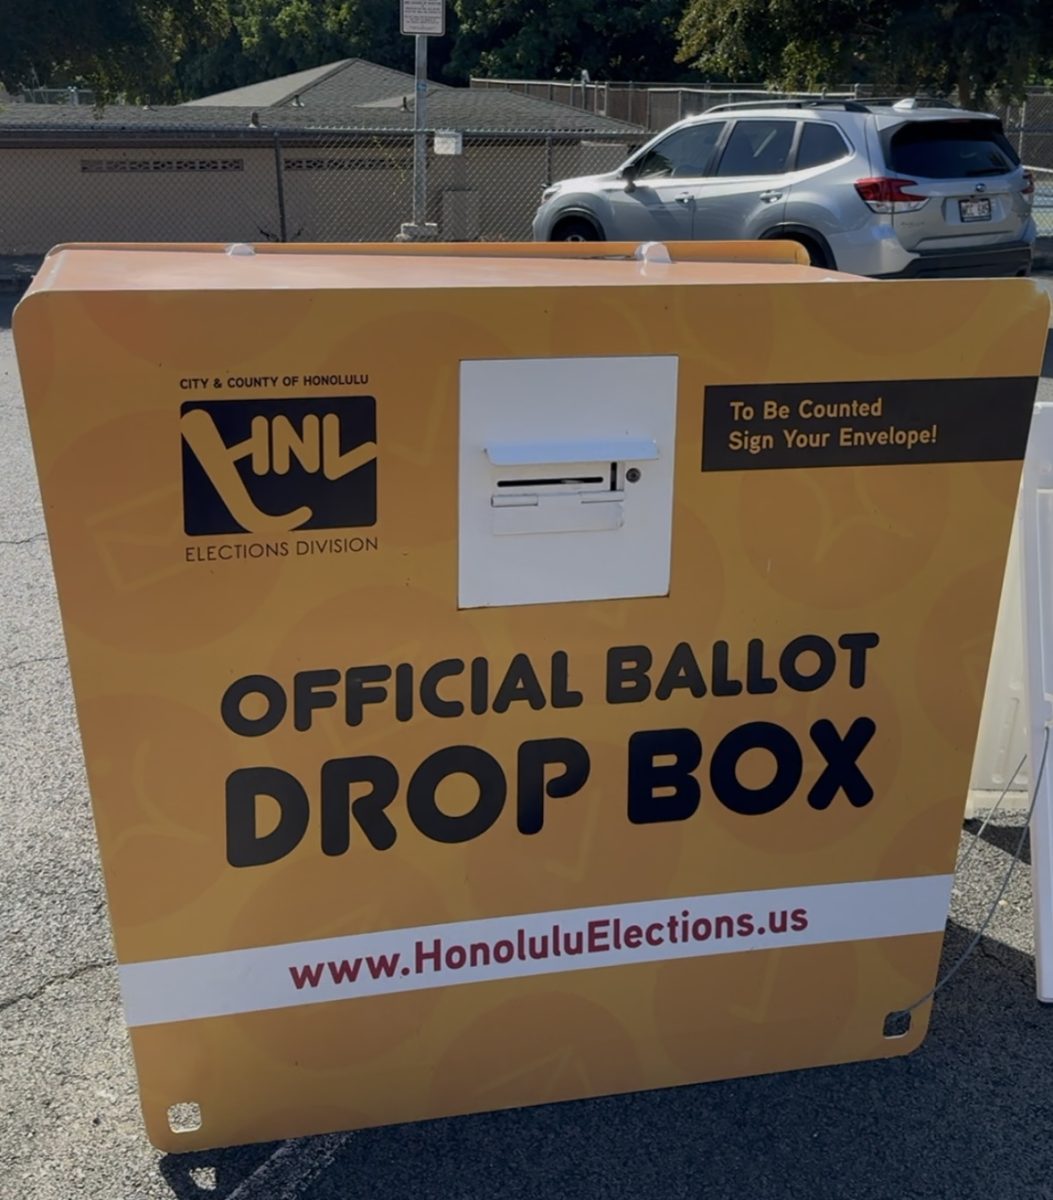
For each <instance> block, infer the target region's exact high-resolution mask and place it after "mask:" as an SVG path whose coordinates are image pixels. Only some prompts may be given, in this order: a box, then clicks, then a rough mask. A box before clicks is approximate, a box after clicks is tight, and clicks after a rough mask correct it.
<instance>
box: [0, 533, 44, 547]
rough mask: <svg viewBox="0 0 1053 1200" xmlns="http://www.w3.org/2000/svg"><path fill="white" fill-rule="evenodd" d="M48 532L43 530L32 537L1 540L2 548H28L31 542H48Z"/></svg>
mask: <svg viewBox="0 0 1053 1200" xmlns="http://www.w3.org/2000/svg"><path fill="white" fill-rule="evenodd" d="M47 536H48V535H47V531H46V530H44V529H42V530H41V531H40V532H39V533H34V534H32V535H31V536H30V537H25V538H0V546H28V545H29V544H30V542H43V541H46V540H47Z"/></svg>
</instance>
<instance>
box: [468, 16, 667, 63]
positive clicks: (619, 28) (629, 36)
mask: <svg viewBox="0 0 1053 1200" xmlns="http://www.w3.org/2000/svg"><path fill="white" fill-rule="evenodd" d="M454 6H455V8H456V13H457V18H458V22H459V26H460V32H459V35H458V38H457V41H456V43H455V45H454V52H453V61H452V63H451V71H450V73H451V74H454V75H457V76H460V77H465V78H466V77H467V76H468V75H472V74H474V75H495V76H498V77H500V76H506V77H511V78H520V79H531V78H532V79H552V78H564V79H566V78H569V77H571V76H574V77H575V78H577V77H579V76H580V75H581V72H582V71H583V70H585V71H588V72H589V74H590V76H591V77H592V78H593V79H622V80H630V79H632V80H647V79H672V78H676V77H677V76H678V75H682V74H683V68H680V67H678V66H677V64H676V27H677V22H678V21H679V19H680V13H681V9H682V7H683V0H602V2H598V0H549V3H547V4H538V3H537V2H536V0H454Z"/></svg>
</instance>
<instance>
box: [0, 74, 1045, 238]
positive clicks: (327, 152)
mask: <svg viewBox="0 0 1053 1200" xmlns="http://www.w3.org/2000/svg"><path fill="white" fill-rule="evenodd" d="M524 86H534V87H536V88H543V89H544V94H543V95H541V98H543V99H548V89H549V88H552V89H553V98H554V99H556V100H559V99H561V98H564V99H565V98H567V97H569V95H570V91H569V90H568V91H567V92H566V94H565V95H562V96H561V94H557V92H556V90H555V89H557V88H558V87H562V86H565V87H566V88H568V89H570V88H572V87H573V88H576V89H577V94H578V104H577V106H578V107H579V108H580V107H581V105H582V103H583V96H584V102H587V103H589V104H592V103H595V104H597V105H600V106H601V107H603V106H605V107H606V108H607V115H612V116H613V115H615V113H620V115H623V116H632V115H634V114H633V112H632V108H633V106H634V105H637V106H638V105H639V103H640V102H641V101H640V97H644V99H645V100H646V103H647V105H649V114H650V116H651V117H654V115H655V114H656V113H659V112H662V113H663V115H662V117H661V121H662V122H663V124H665V123H668V121H672V120H675V119H676V118H677V116H678V115H687V112H686V109H687V107H689V106H693V105H697V106H698V108H697V111H705V109H706V108H708V107H712V105H713V103H732V102H734V101H735V100H736V99H737V100H742V101H749V100H750V99H752V98H755V97H756V95H757V94H763V95H764V96H765V98H769V99H770V98H771V97H772V93H770V92H762V91H761V89H752V88H747V87H740V88H737V89H735V90H730V89H726V88H725V89H686V88H680V87H676V88H669V89H662V88H648V89H642V88H638V87H632V88H630V87H622V88H616V87H615V86H614V85H589V87H591V89H592V91H586V92H585V93H582V91H581V87H582V85H557V84H547V83H546V84H536V85H534V84H529V83H528V84H525V85H524ZM603 90H605V91H606V94H605V95H603V94H602V92H603ZM539 95H540V93H539ZM615 97H620V99H619V100H617V101H616V100H615V99H614V98H615ZM798 98H799V94H798ZM861 98H862V97H861ZM618 104H622V105H623V108H622V109H621V110H619V109H618V108H617V105H618ZM663 105H671V106H673V107H670V108H669V109H668V111H663ZM674 109H675V111H674ZM82 111H83V110H82ZM168 111H169V112H170V113H171V112H172V111H173V110H168ZM693 111H694V110H693ZM998 111H999V115H1000V116H1001V117H1002V119H1003V122H1004V124H1005V127H1006V131H1007V134H1008V136H1009V138H1010V140H1011V141H1012V143H1013V145H1014V147H1015V148H1016V149H1017V151H1018V153H1019V154H1020V156H1021V158H1022V160H1023V162H1024V163H1025V164H1026V165H1027V166H1028V167H1030V168H1031V169H1032V171H1033V173H1034V175H1035V179H1036V192H1035V217H1036V223H1037V224H1038V227H1039V232H1040V233H1042V234H1046V235H1049V236H1053V92H1048V91H1037V90H1036V91H1034V92H1032V93H1031V94H1029V95H1028V97H1027V99H1026V100H1025V101H1024V102H1022V103H1019V104H1013V105H1007V106H1004V107H1002V108H1001V109H999V110H998ZM7 115H8V116H9V117H15V116H17V106H11V108H9V109H8V114H7ZM635 115H636V116H639V115H640V114H638V113H637V114H635ZM142 117H143V123H142V125H141V127H139V128H131V127H124V128H119V129H106V128H105V127H104V125H103V123H100V126H99V128H96V129H91V128H75V129H71V128H66V129H62V128H59V127H57V126H56V127H52V126H50V125H47V124H38V125H37V127H35V128H32V129H30V128H28V127H26V128H19V127H17V126H16V125H15V124H14V123H13V121H12V122H7V123H5V124H3V125H0V255H3V256H5V257H10V256H17V255H39V254H43V253H44V252H46V251H47V250H48V249H49V248H50V247H51V246H53V245H56V244H57V243H60V242H69V241H219V242H225V241H268V240H270V241H287V242H333V241H352V242H354V241H378V242H386V241H391V240H392V239H394V238H395V237H397V236H398V234H399V231H400V228H401V226H402V225H403V224H404V223H408V222H410V221H411V220H412V219H413V215H414V214H413V144H414V142H413V139H414V134H413V132H412V130H410V129H406V128H400V129H383V128H381V129H333V130H328V131H318V130H304V129H299V130H287V131H281V130H279V131H274V130H268V129H261V128H246V127H245V126H244V125H242V126H241V127H240V128H233V127H231V128H215V127H212V126H206V127H201V126H193V127H192V126H164V125H163V124H161V123H158V124H157V125H156V126H151V125H149V124H148V121H149V119H150V114H147V113H143V114H142ZM667 118H668V120H667ZM643 124H644V122H642V121H641V122H639V125H640V126H642V125H643ZM650 136H651V134H650V133H649V132H647V131H646V130H645V129H644V128H642V127H638V128H635V129H634V128H633V127H631V126H628V125H627V126H625V128H624V131H622V132H591V131H582V130H570V131H553V130H504V131H499V130H492V129H491V130H486V129H475V130H465V131H461V132H457V133H451V132H449V131H442V130H429V131H428V133H427V145H428V154H427V165H428V172H427V174H428V194H427V208H426V220H427V221H428V222H429V223H430V224H433V225H434V226H435V227H436V236H438V237H440V238H442V239H443V240H450V241H476V240H486V241H518V240H523V239H529V238H530V236H531V222H532V219H533V216H534V212H535V211H536V208H537V205H538V202H539V200H540V196H541V192H542V190H543V188H544V187H545V186H546V185H547V184H549V183H551V182H554V181H556V180H560V179H566V178H570V177H572V176H575V175H590V174H594V173H598V172H602V171H606V170H610V169H613V168H614V167H616V166H617V165H618V164H620V163H621V162H623V161H624V160H625V158H627V157H628V155H629V154H630V153H631V152H632V151H633V150H634V149H636V148H637V147H638V146H639V145H641V144H643V142H644V141H646V140H647V139H648V138H649V137H650Z"/></svg>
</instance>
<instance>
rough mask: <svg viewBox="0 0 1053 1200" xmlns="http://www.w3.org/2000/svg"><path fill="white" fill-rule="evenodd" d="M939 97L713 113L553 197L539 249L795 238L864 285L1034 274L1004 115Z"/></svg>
mask: <svg viewBox="0 0 1053 1200" xmlns="http://www.w3.org/2000/svg"><path fill="white" fill-rule="evenodd" d="M931 103H932V102H927V101H919V100H914V99H910V100H900V101H898V102H896V103H891V102H887V101H885V102H882V101H868V102H866V103H863V102H856V101H836V102H835V101H800V102H786V101H778V102H770V103H768V102H764V103H761V104H749V105H731V104H729V105H722V106H720V107H718V108H713V109H710V110H709V111H708V112H706V113H705V114H703V115H702V116H697V117H690V118H688V119H687V120H685V121H681V122H679V123H678V124H676V125H673V126H672V127H671V128H670V129H667V130H665V132H664V133H661V134H659V135H658V137H656V138H654V139H653V140H652V141H650V142H649V143H648V144H647V145H646V146H644V147H643V148H642V149H640V150H638V151H637V152H636V153H635V154H634V155H633V156H632V157H631V158H630V159H629V160H628V162H626V163H625V165H624V166H622V167H621V168H619V170H617V171H612V172H610V173H609V174H606V175H589V176H585V177H583V178H580V179H567V180H564V182H562V183H557V184H554V185H553V186H552V187H549V188H546V190H545V192H544V195H543V197H542V203H541V207H540V208H539V209H538V211H537V216H536V217H535V218H534V240H535V241H606V240H609V241H682V240H686V239H693V238H699V239H702V238H704V239H725V238H732V239H735V238H751V239H752V238H789V239H791V240H793V241H796V242H800V243H801V244H802V245H803V246H804V247H805V248H806V249H807V251H808V253H809V254H810V255H811V258H812V262H813V263H814V264H815V265H816V266H820V267H835V268H837V269H838V270H841V271H848V272H850V273H852V274H857V275H872V276H881V277H889V276H912V275H1026V274H1027V273H1028V271H1029V270H1030V268H1031V250H1032V244H1033V243H1034V240H1035V223H1034V221H1033V220H1032V218H1031V200H1032V193H1033V191H1034V182H1033V180H1032V178H1031V175H1030V174H1029V172H1027V171H1026V170H1024V168H1023V167H1022V166H1021V165H1020V159H1019V158H1018V157H1017V154H1016V151H1015V150H1014V149H1013V147H1012V146H1011V145H1010V144H1009V142H1008V140H1007V139H1006V136H1005V134H1004V133H1003V131H1002V125H1001V123H1000V122H999V120H998V119H997V118H996V117H993V116H990V115H988V114H985V113H976V112H966V111H963V110H961V109H957V108H953V107H952V106H949V105H943V104H938V103H937V106H935V107H933V106H928V107H927V106H926V105H930V104H931Z"/></svg>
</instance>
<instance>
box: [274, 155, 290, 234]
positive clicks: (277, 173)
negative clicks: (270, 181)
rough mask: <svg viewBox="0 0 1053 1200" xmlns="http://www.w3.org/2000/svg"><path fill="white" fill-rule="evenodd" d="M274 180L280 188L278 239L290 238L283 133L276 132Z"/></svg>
mask: <svg viewBox="0 0 1053 1200" xmlns="http://www.w3.org/2000/svg"><path fill="white" fill-rule="evenodd" d="M274 182H275V184H276V185H277V189H278V240H279V241H282V242H287V241H288V240H289V228H288V225H287V224H286V221H285V166H284V164H283V163H282V140H281V134H279V133H277V132H275V134H274Z"/></svg>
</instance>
